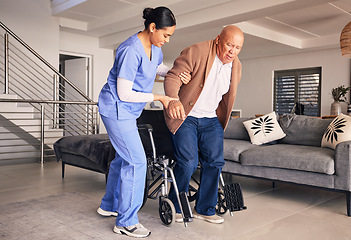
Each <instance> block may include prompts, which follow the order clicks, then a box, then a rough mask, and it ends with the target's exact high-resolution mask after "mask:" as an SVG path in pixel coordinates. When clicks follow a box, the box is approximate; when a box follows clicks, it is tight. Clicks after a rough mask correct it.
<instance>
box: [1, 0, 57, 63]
mask: <svg viewBox="0 0 351 240" xmlns="http://www.w3.org/2000/svg"><path fill="white" fill-rule="evenodd" d="M0 21H1V22H2V23H3V24H5V25H6V26H7V27H8V28H10V29H11V30H12V31H13V32H14V33H15V34H17V35H18V36H19V37H20V38H21V39H22V40H23V41H25V42H26V43H27V44H28V45H29V46H31V47H32V48H33V49H34V50H35V51H36V52H38V53H39V54H40V55H41V56H42V57H43V58H45V59H46V60H47V61H48V62H49V63H50V64H51V65H53V66H54V67H56V68H58V63H59V56H58V46H59V44H58V43H59V24H58V19H57V18H55V17H52V16H51V8H50V1H49V0H35V1H28V0H0Z"/></svg>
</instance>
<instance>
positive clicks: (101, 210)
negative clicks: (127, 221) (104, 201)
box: [96, 207, 117, 217]
mask: <svg viewBox="0 0 351 240" xmlns="http://www.w3.org/2000/svg"><path fill="white" fill-rule="evenodd" d="M96 212H97V213H98V214H100V215H101V216H104V217H110V216H114V217H117V212H110V211H105V210H104V209H102V208H101V207H99V208H98V210H97V211H96Z"/></svg>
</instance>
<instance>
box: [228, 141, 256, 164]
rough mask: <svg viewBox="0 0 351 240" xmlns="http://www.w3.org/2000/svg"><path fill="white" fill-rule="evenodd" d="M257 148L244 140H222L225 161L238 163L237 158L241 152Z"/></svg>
mask: <svg viewBox="0 0 351 240" xmlns="http://www.w3.org/2000/svg"><path fill="white" fill-rule="evenodd" d="M254 147H258V146H256V145H253V144H251V143H250V141H246V140H235V139H224V140H223V157H224V159H225V160H230V161H234V162H239V156H240V154H241V153H242V152H244V151H246V150H248V149H250V148H254Z"/></svg>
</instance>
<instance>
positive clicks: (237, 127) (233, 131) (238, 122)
mask: <svg viewBox="0 0 351 240" xmlns="http://www.w3.org/2000/svg"><path fill="white" fill-rule="evenodd" d="M247 120H249V118H230V119H229V122H228V125H227V128H226V129H225V131H224V135H223V137H224V138H231V139H239V140H240V139H241V140H247V141H249V140H250V137H249V134H248V133H247V131H246V128H245V126H244V124H243V122H245V121H247Z"/></svg>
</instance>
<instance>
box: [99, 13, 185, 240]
mask: <svg viewBox="0 0 351 240" xmlns="http://www.w3.org/2000/svg"><path fill="white" fill-rule="evenodd" d="M143 18H144V19H145V22H144V25H145V29H144V30H143V31H141V32H138V33H136V34H134V35H133V36H131V37H129V38H128V39H127V40H125V41H124V42H123V43H121V45H120V46H119V47H118V49H117V51H116V57H115V61H114V64H113V67H112V69H111V71H110V73H109V76H108V79H107V83H106V84H105V85H104V86H103V88H102V90H101V92H100V95H99V101H98V106H99V113H100V115H101V118H102V121H103V123H104V125H105V127H106V131H107V133H108V135H109V138H110V140H111V142H112V145H113V147H114V148H115V150H116V157H115V159H114V160H113V161H112V162H111V165H110V170H109V175H108V179H107V185H106V193H105V195H104V197H103V198H102V201H101V205H100V207H99V209H98V210H97V212H98V213H99V214H100V215H102V216H117V219H116V225H115V227H114V229H113V231H114V232H115V233H119V234H126V235H128V236H133V237H147V236H149V235H150V233H151V232H150V231H149V230H148V229H146V228H145V227H144V226H143V225H141V224H140V223H139V220H138V216H137V212H138V211H139V209H140V207H141V205H142V202H143V195H144V186H145V176H146V167H147V166H146V156H145V152H144V148H143V145H142V142H141V140H140V136H139V133H138V128H137V124H136V119H137V118H138V117H139V116H140V114H141V112H142V110H143V108H144V106H145V104H146V102H151V101H156V100H158V101H160V102H161V103H162V104H163V106H164V107H165V108H167V107H168V104H169V102H170V101H171V100H175V99H174V98H170V97H167V96H164V95H154V94H152V93H151V92H152V88H153V84H154V79H155V77H156V73H157V74H158V75H161V76H162V75H165V74H166V73H167V71H168V68H167V67H166V66H164V65H163V64H162V59H163V54H162V51H161V47H162V45H163V44H165V43H166V42H169V38H170V36H171V35H172V34H173V32H174V30H175V25H176V20H175V17H174V15H173V13H172V12H171V10H169V9H168V8H166V7H158V8H155V9H152V8H146V9H144V12H143ZM185 75H186V74H185ZM186 77H189V75H187V76H186ZM186 77H184V75H182V76H180V78H181V79H182V78H183V79H184V78H186ZM117 213H118V214H117Z"/></svg>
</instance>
